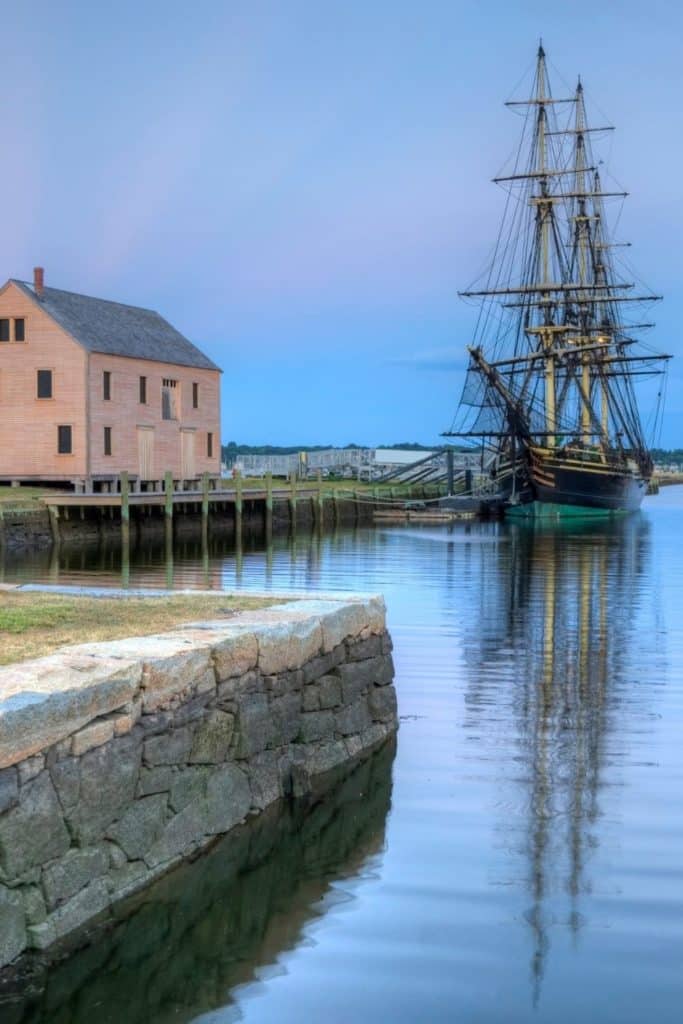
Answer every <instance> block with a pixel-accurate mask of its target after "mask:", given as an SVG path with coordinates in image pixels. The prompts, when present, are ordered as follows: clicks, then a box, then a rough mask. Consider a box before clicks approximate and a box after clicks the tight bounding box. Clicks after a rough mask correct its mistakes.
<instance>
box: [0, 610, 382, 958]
mask: <svg viewBox="0 0 683 1024" xmlns="http://www.w3.org/2000/svg"><path fill="white" fill-rule="evenodd" d="M390 651H391V641H390V638H389V635H388V633H387V632H386V627H385V614H384V603H383V601H382V599H381V598H377V597H370V598H358V599H351V600H345V601H339V600H334V599H330V600H325V599H322V600H321V599H317V600H301V601H292V602H289V603H287V604H282V605H279V606H276V607H274V608H269V609H267V610H261V611H253V612H244V613H241V614H239V615H235V616H234V617H233V618H231V619H230V620H228V621H225V620H221V621H217V622H203V623H193V624H190V625H188V626H183V627H179V628H177V629H175V630H174V631H172V632H170V633H166V634H163V635H160V636H148V637H139V638H133V639H129V640H120V641H113V642H110V643H100V644H82V645H79V646H76V647H69V648H64V649H62V650H61V651H59V652H56V653H55V654H52V655H49V656H47V657H45V658H40V659H37V660H36V661H32V662H24V663H21V664H18V665H14V666H10V667H7V668H3V669H0V966H3V965H6V964H8V963H10V962H11V961H12V960H14V959H15V958H16V957H18V956H19V955H20V954H21V953H22V952H23V951H24V950H26V949H34V950H36V949H37V950H43V949H47V948H49V947H51V946H52V945H53V944H54V943H57V942H58V941H59V940H61V939H63V938H65V937H66V936H68V935H71V934H72V933H74V932H75V931H76V930H78V929H80V928H81V927H82V926H83V925H84V924H86V923H87V922H89V921H91V920H93V919H95V918H97V919H101V918H103V917H105V916H107V915H109V914H110V913H111V908H112V906H113V905H114V904H115V903H116V902H117V901H119V900H121V899H123V898H125V897H127V896H129V895H131V894H132V893H134V892H136V891H138V890H140V889H142V888H143V887H145V886H147V885H149V884H150V882H152V881H153V880H154V879H156V878H157V877H159V876H160V875H161V874H163V873H165V872H166V871H168V870H169V869H170V868H172V867H174V866H175V865H177V864H178V863H180V862H181V861H182V860H184V859H186V858H187V857H188V856H190V855H192V854H194V853H195V852H196V851H197V850H199V849H200V848H201V847H203V846H205V845H207V844H208V843H210V842H211V841H213V840H214V839H215V837H217V836H219V835H221V834H223V833H226V832H228V831H229V830H230V829H232V828H233V827H234V826H235V825H237V824H239V823H240V822H242V821H244V820H245V818H247V816H249V815H251V814H254V813H258V812H260V811H262V810H264V809H265V808H266V807H267V806H269V805H270V804H272V803H274V802H275V801H277V800H278V799H280V798H281V797H287V796H290V795H291V796H302V795H305V794H306V793H308V792H311V791H312V790H313V789H314V788H315V785H316V779H317V778H318V777H320V776H323V775H324V774H325V773H326V772H328V771H330V770H331V769H333V768H337V767H338V766H340V765H342V764H345V763H347V762H351V761H353V760H354V759H356V758H359V757H361V756H363V755H365V754H366V753H369V752H370V751H371V750H373V749H375V748H376V747H377V746H379V745H380V744H381V743H382V742H383V741H384V740H385V739H386V738H387V737H388V736H390V735H391V734H392V733H393V732H394V731H395V729H396V727H397V715H396V695H395V691H394V687H393V685H392V680H393V664H392V660H391V653H390Z"/></svg>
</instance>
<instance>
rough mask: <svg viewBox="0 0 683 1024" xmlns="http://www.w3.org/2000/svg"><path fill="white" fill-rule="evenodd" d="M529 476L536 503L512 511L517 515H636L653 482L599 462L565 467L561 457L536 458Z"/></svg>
mask: <svg viewBox="0 0 683 1024" xmlns="http://www.w3.org/2000/svg"><path fill="white" fill-rule="evenodd" d="M529 477H530V484H531V487H530V491H531V495H530V497H531V498H532V500H531V501H529V502H527V503H526V504H520V505H518V506H516V507H515V508H514V509H511V510H510V511H511V512H512V513H513V514H521V515H538V514H541V515H543V514H550V515H553V516H557V515H561V514H563V513H564V514H568V515H572V514H573V515H576V514H581V513H592V514H600V513H612V512H635V511H636V510H637V509H638V508H640V504H641V502H642V500H643V498H644V496H645V494H646V493H647V487H648V482H649V481H648V479H647V478H646V477H645V476H644V475H641V474H639V473H637V472H628V471H623V470H622V471H620V470H618V469H616V468H614V467H612V468H610V467H609V466H605V465H600V464H595V463H593V464H589V465H587V466H585V467H584V466H580V465H577V464H575V463H574V464H570V465H563V463H562V460H561V459H558V458H553V459H547V460H546V459H544V460H542V461H541V460H538V459H532V460H531V464H530V467H529Z"/></svg>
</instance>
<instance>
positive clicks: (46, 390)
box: [38, 370, 71, 429]
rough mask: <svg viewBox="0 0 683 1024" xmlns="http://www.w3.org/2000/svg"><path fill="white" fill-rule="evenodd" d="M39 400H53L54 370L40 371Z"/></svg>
mask: <svg viewBox="0 0 683 1024" xmlns="http://www.w3.org/2000/svg"><path fill="white" fill-rule="evenodd" d="M38 398H52V370H38ZM69 429H71V428H69Z"/></svg>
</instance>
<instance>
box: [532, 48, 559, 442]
mask: <svg viewBox="0 0 683 1024" xmlns="http://www.w3.org/2000/svg"><path fill="white" fill-rule="evenodd" d="M546 99H548V97H547V96H546V69H545V51H544V49H543V44H541V45H540V46H539V47H538V59H537V66H536V102H537V104H538V164H537V168H536V170H537V172H538V175H539V191H540V196H539V200H540V201H539V203H538V207H537V214H536V216H537V217H538V218H539V227H540V236H541V273H542V278H541V282H542V283H541V295H542V297H543V299H544V300H548V299H549V298H550V290H549V285H550V283H551V282H550V226H551V218H552V201H551V200H550V199H547V201H546V202H543V200H544V199H546V197H547V196H548V177H547V174H548V169H549V168H548V165H547V140H546V131H547V127H548V124H547V113H546ZM551 318H552V313H551V307H550V305H546V306H545V307H544V319H545V323H546V325H547V326H550V324H551ZM541 341H542V344H543V349H544V351H545V355H546V358H545V422H546V430H547V437H546V442H547V445H548V447H552V446H554V444H555V359H554V356H553V353H552V346H553V332H552V331H546V332H544V333H543V334H542V335H541Z"/></svg>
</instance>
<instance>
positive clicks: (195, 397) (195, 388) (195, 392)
mask: <svg viewBox="0 0 683 1024" xmlns="http://www.w3.org/2000/svg"><path fill="white" fill-rule="evenodd" d="M192 408H193V409H198V408H199V384H198V383H197V381H194V382H193V384H192Z"/></svg>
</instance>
